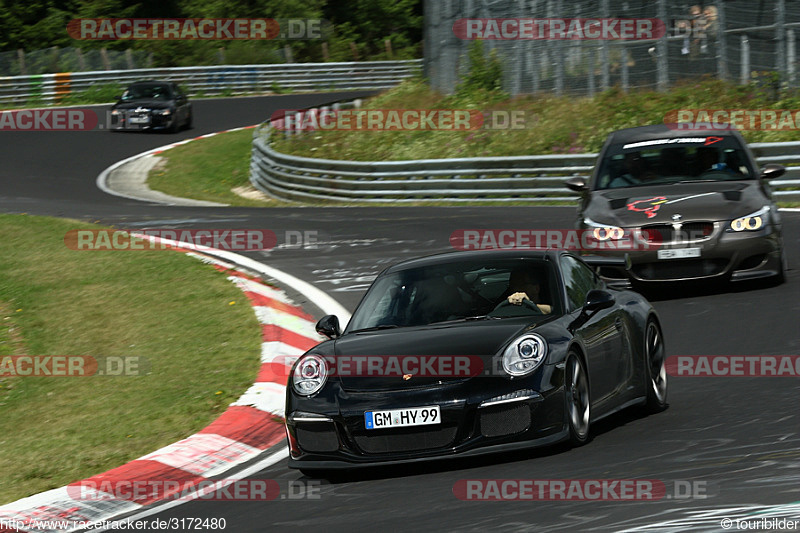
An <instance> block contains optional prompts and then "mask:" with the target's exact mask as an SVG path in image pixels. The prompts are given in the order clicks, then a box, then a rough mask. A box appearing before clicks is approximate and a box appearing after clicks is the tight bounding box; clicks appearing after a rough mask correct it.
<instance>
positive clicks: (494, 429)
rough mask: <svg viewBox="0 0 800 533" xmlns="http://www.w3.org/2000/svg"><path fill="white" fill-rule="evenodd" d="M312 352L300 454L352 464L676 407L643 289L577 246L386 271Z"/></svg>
mask: <svg viewBox="0 0 800 533" xmlns="http://www.w3.org/2000/svg"><path fill="white" fill-rule="evenodd" d="M317 330H318V331H319V332H320V333H321V334H323V335H325V336H327V337H328V338H329V340H327V341H325V342H323V343H321V344H319V345H317V346H316V347H314V348H312V349H311V350H309V351H308V352H307V353H305V354H304V355H302V356H301V357H300V358H299V359H298V360H297V361H296V362H295V364H294V366H293V367H292V370H291V374H290V378H289V383H288V385H287V395H286V411H285V412H286V432H287V437H288V444H289V449H290V452H291V453H290V459H289V466H290V467H292V468H300V469H302V470H303V471H304V472H309V473H310V475H317V474H320V473H322V471H325V470H329V469H337V468H349V467H353V466H361V465H374V464H387V463H393V462H405V461H416V460H427V459H434V458H441V457H453V456H466V455H474V454H481V453H487V452H493V451H503V450H513V449H517V448H523V447H529V446H537V445H545V444H551V443H555V442H559V441H564V440H571V441H572V442H573V443H575V444H583V443H585V442H586V441H587V440H588V439H589V435H590V433H589V432H590V424H591V423H592V422H594V421H596V420H599V419H600V418H603V417H605V416H607V415H610V414H611V413H614V412H616V411H618V410H620V409H623V408H626V407H628V406H632V405H635V404H644V405H645V406H646V407H647V408H649V410H651V411H658V410H661V409H663V408H664V407H665V406H666V397H667V376H666V370H665V348H664V336H663V334H662V330H661V325H660V322H659V318H658V316H657V314H656V312H655V310H654V309H653V308H652V306H651V305H650V304H649V303H648V302H647V300H646V299H645V298H644V297H643V296H641V295H640V294H638V293H634V292H630V291H625V290H618V289H611V288H608V287H607V286H606V284H605V283H604V282H603V281H602V280H601V279H600V278H599V277H598V276H597V274H596V273H595V271H594V270H593V269H592V268H591V267H590V266H589V265H588V264H587V263H586V262H584V261H583V260H582V259H581V258H578V257H576V256H575V255H573V254H571V253H568V252H564V251H554V250H549V251H532V250H530V251H478V252H455V253H447V254H440V255H435V256H431V257H426V258H421V259H415V260H410V261H405V262H403V263H400V264H397V265H395V266H392V267H390V268H388V269H386V270H385V271H383V272H382V273H381V274H380V275H379V276H378V277H377V278H376V279H375V281H374V282H373V283H372V285H371V287H370V288H369V290H368V291H367V293H366V295H365V296H364V298H363V299H362V301H361V303H360V304H359V305H358V307H357V309H356V310H355V312H354V314H353V316H352V318H351V320H350V322H349V324H348V325H347V327H346V328H345V330H344V332H340V330H339V323H338V320H337V319H336V317H335V316H332V315H329V316H326V317H323V318H322V319H321V320H320V321H319V322H318V324H317Z"/></svg>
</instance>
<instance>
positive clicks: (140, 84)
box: [128, 80, 172, 87]
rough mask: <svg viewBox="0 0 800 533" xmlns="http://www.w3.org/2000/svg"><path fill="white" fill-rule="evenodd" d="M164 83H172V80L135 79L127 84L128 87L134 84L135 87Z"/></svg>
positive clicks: (160, 85)
mask: <svg viewBox="0 0 800 533" xmlns="http://www.w3.org/2000/svg"><path fill="white" fill-rule="evenodd" d="M164 85H172V82H169V81H156V80H150V81H135V82H133V83H131V84H130V85H128V87H134V86H136V87H150V86H159V87H162V86H164Z"/></svg>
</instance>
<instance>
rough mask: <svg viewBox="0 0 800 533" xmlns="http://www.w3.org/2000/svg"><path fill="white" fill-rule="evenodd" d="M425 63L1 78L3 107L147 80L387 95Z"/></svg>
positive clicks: (197, 88) (233, 90)
mask: <svg viewBox="0 0 800 533" xmlns="http://www.w3.org/2000/svg"><path fill="white" fill-rule="evenodd" d="M421 67H422V60H421V59H412V60H405V61H363V62H349V63H284V64H271V65H225V66H207V67H175V68H148V69H132V70H102V71H94V72H62V73H58V74H39V75H35V76H13V77H0V103H4V104H16V103H19V104H24V103H25V102H28V101H29V100H32V99H42V100H43V101H45V102H47V103H58V102H59V101H60V100H61V99H62V98H64V97H65V96H66V95H68V94H70V93H74V92H79V91H82V90H86V89H88V88H90V87H92V86H93V85H103V84H109V83H113V84H118V85H121V86H124V85H126V84H129V83H131V82H134V81H137V80H141V79H160V80H169V81H174V82H175V83H179V84H183V85H184V86H185V87H186V89H187V91H188V93H189V95H190V96H192V95H196V94H199V93H203V94H205V95H219V94H224V93H226V92H227V93H230V94H242V93H252V92H267V91H272V90H290V91H333V90H336V91H339V90H358V89H386V88H389V87H394V86H395V85H397V84H398V83H400V82H401V81H402V80H403V79H405V78H408V77H410V76H413V75H414V74H416V73H417V72H418V71H419V70H420V68H421Z"/></svg>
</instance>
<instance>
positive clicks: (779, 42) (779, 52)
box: [775, 0, 786, 74]
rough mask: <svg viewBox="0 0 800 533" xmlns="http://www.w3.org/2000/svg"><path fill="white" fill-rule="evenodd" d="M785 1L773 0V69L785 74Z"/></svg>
mask: <svg viewBox="0 0 800 533" xmlns="http://www.w3.org/2000/svg"><path fill="white" fill-rule="evenodd" d="M785 39H786V2H785V0H776V2H775V41H776V46H775V70H777V71H778V72H780V73H781V74H786V41H785Z"/></svg>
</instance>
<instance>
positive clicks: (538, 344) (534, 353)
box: [503, 333, 547, 376]
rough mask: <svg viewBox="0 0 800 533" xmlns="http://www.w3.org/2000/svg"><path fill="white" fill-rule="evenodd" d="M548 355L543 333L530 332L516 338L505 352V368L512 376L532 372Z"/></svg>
mask: <svg viewBox="0 0 800 533" xmlns="http://www.w3.org/2000/svg"><path fill="white" fill-rule="evenodd" d="M546 356H547V342H546V341H545V340H544V338H543V337H542V336H541V335H537V334H536V333H529V334H527V335H523V336H522V337H519V338H518V339H516V340H514V342H512V343H511V344H509V345H508V347H507V348H506V349H505V351H504V352H503V370H505V371H506V372H507V373H508V374H510V375H512V376H524V375H526V374H530V373H531V372H533V371H534V370H536V368H537V367H538V366H539V365H541V364H542V361H544V359H545V357H546Z"/></svg>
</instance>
